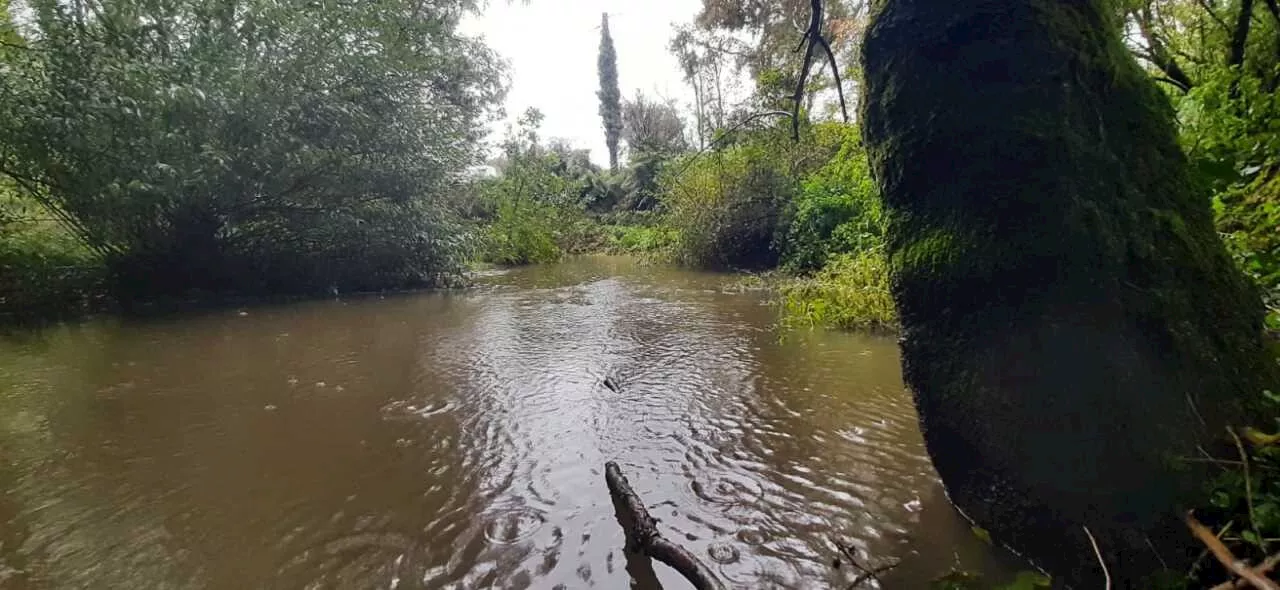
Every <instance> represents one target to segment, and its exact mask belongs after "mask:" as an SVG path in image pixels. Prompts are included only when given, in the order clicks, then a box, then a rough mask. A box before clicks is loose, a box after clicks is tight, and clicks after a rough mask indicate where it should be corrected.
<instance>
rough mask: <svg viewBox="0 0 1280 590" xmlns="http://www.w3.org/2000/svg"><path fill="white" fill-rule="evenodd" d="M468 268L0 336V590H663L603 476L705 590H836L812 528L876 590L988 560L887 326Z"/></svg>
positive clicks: (627, 272) (996, 559)
mask: <svg viewBox="0 0 1280 590" xmlns="http://www.w3.org/2000/svg"><path fill="white" fill-rule="evenodd" d="M479 282H480V285H479V286H478V287H477V288H476V289H473V290H470V291H467V292H463V293H451V294H440V293H429V294H415V295H398V296H388V297H385V298H378V297H361V298H352V299H345V300H332V301H318V302H309V303H301V304H292V305H284V306H259V307H250V308H245V309H243V310H238V309H229V310H217V311H206V312H202V313H198V314H187V315H184V316H182V317H166V318H160V319H156V318H152V319H146V320H139V319H133V320H125V319H101V320H95V321H90V322H86V323H82V324H76V325H69V326H61V327H56V328H51V329H47V330H44V331H41V332H38V333H26V334H10V335H8V336H7V337H6V338H5V339H4V340H3V341H2V342H0V453H2V457H3V463H0V490H2V491H3V495H0V588H138V589H145V588H182V589H185V588H214V589H249V588H394V589H405V588H466V589H471V588H587V587H598V588H610V589H613V588H627V587H631V588H644V589H651V588H657V587H659V586H658V584H659V583H660V584H661V585H662V586H665V587H666V588H668V589H677V588H687V587H688V586H687V585H686V584H685V583H684V582H683V581H682V580H681V579H680V578H679V576H678V575H677V574H675V573H674V572H673V571H671V570H669V569H667V568H665V567H664V566H661V565H657V566H655V567H654V568H653V569H652V570H649V569H647V568H646V567H644V562H643V561H640V560H634V559H633V560H629V559H628V557H627V555H626V554H624V552H623V551H622V545H623V537H622V532H621V530H620V528H619V526H618V524H617V522H616V520H615V519H614V514H613V508H612V505H611V503H610V501H609V496H608V492H607V489H606V487H605V483H604V477H603V465H604V462H605V461H608V460H617V461H618V462H619V463H620V464H621V465H622V467H623V470H624V472H625V473H626V474H627V475H628V477H629V478H630V480H631V482H632V484H633V486H634V487H635V489H636V491H637V492H638V493H639V494H640V495H641V497H642V498H643V499H644V500H645V502H646V503H647V504H648V505H649V507H650V509H651V510H652V512H653V514H654V516H656V517H658V518H659V519H660V522H659V526H660V528H661V529H662V530H663V531H664V532H665V533H666V534H667V535H668V536H669V537H670V538H672V539H674V540H677V541H678V542H680V543H682V544H684V545H685V546H686V547H688V548H689V549H690V550H692V551H694V552H695V553H696V554H698V555H699V556H701V557H702V558H703V559H704V560H706V562H707V563H708V564H709V565H710V566H711V568H712V569H713V570H714V571H716V572H717V573H718V574H719V575H720V576H722V578H723V579H724V581H726V582H727V583H728V585H729V586H730V587H735V588H806V589H808V588H833V587H845V586H847V585H848V584H849V582H850V581H851V580H852V578H853V577H854V576H855V573H856V572H854V571H851V570H850V569H849V568H848V567H844V568H841V569H839V570H837V569H834V568H832V566H831V561H832V558H833V557H835V555H836V553H835V549H834V548H833V546H832V544H831V542H832V540H833V539H840V540H843V541H845V542H848V543H852V544H854V545H855V546H857V547H858V548H859V550H860V552H861V554H862V556H863V561H865V562H866V563H868V564H871V565H880V564H884V563H886V562H889V561H893V560H900V561H901V565H899V566H898V567H897V568H895V569H894V570H892V571H891V572H889V573H888V574H884V575H883V576H882V578H883V579H882V581H883V584H884V586H885V587H889V588H924V587H926V586H927V582H928V580H929V579H930V578H932V577H934V576H936V575H938V574H940V573H942V572H944V571H946V570H947V569H948V568H949V567H950V566H951V565H952V564H953V563H956V562H957V560H958V561H959V563H960V564H961V565H962V566H964V567H966V568H968V569H972V570H978V571H986V572H989V573H994V574H998V575H1007V574H1008V573H1009V572H1010V571H1011V570H1010V567H1011V566H1010V562H1009V560H1008V559H1007V558H1006V557H1003V556H1001V555H997V553H996V552H995V551H994V550H993V549H991V548H990V547H988V546H986V545H985V544H983V543H982V542H981V541H980V540H978V539H977V538H976V537H975V535H974V534H973V533H972V532H971V530H970V528H969V526H968V525H967V523H965V522H963V521H962V520H961V518H960V517H959V516H958V515H956V514H955V512H954V511H953V510H952V509H951V507H950V506H949V505H948V504H947V502H946V498H945V496H944V494H943V492H942V489H941V487H940V485H939V483H938V480H937V475H936V474H935V473H934V471H933V469H932V467H931V466H930V464H929V461H928V459H927V457H926V456H925V453H924V448H923V443H922V441H921V437H920V432H919V429H918V426H917V423H916V418H915V414H914V410H913V408H912V405H911V401H910V397H909V395H908V394H907V393H906V392H905V391H904V389H903V385H902V381H901V374H900V371H899V365H898V356H897V354H898V353H897V349H896V346H895V343H894V341H893V340H892V339H889V338H884V337H873V336H867V335H858V334H847V333H832V332H809V331H786V330H782V329H779V328H777V327H776V320H777V316H776V312H775V309H774V308H773V307H772V306H770V305H769V304H768V302H767V301H766V299H765V297H764V296H763V294H760V293H753V292H742V290H741V289H738V288H736V287H735V285H736V284H737V283H736V281H735V279H734V278H733V277H727V276H724V275H714V274H706V273H693V272H686V271H679V270H674V269H669V268H663V267H659V266H648V265H642V264H638V263H636V262H635V261H632V260H628V259H621V258H607V257H591V258H581V259H575V260H571V261H569V262H565V263H562V264H558V265H552V266H541V267H530V268H522V269H516V270H511V271H506V272H493V273H487V274H486V275H485V276H482V277H480V278H479ZM606 377H607V378H608V380H609V382H610V384H611V385H612V384H616V385H617V387H616V389H617V390H616V391H615V390H614V388H612V387H609V386H606V385H605V384H604V380H605V378H606ZM873 586H874V584H873Z"/></svg>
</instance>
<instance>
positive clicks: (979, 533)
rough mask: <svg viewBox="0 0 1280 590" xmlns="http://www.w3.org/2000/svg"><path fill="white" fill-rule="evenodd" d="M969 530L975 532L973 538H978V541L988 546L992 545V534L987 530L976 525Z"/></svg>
mask: <svg viewBox="0 0 1280 590" xmlns="http://www.w3.org/2000/svg"><path fill="white" fill-rule="evenodd" d="M969 530H970V531H973V536H975V537H977V538H978V540H980V541H982V542H983V543H986V544H988V545H990V544H991V533H990V532H989V531H987V529H984V528H982V527H980V526H978V525H976V524H975V525H973V526H972V527H969Z"/></svg>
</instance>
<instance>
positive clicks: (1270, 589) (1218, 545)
mask: <svg viewBox="0 0 1280 590" xmlns="http://www.w3.org/2000/svg"><path fill="white" fill-rule="evenodd" d="M1186 523H1187V528H1190V529H1191V534H1193V535H1195V537H1196V538H1197V539H1199V540H1200V542H1201V543H1204V546H1205V547H1208V548H1209V553H1211V554H1213V556H1214V558H1216V559H1217V560H1218V562H1219V563H1221V564H1222V566H1223V567H1225V568H1227V570H1228V571H1230V572H1232V573H1234V574H1235V575H1237V576H1240V577H1241V578H1244V579H1245V580H1246V581H1247V582H1248V583H1250V584H1253V585H1254V587H1255V588H1257V589H1258V590H1280V586H1277V585H1276V583H1275V582H1272V581H1271V580H1268V579H1267V578H1266V577H1265V576H1263V575H1262V574H1260V573H1258V572H1256V571H1254V570H1252V569H1249V567H1248V566H1246V565H1245V563H1244V562H1243V561H1241V560H1240V559H1238V558H1236V556H1235V555H1234V554H1232V553H1231V550H1230V549H1227V546H1226V545H1223V544H1222V541H1221V540H1219V539H1218V537H1216V536H1215V535H1214V534H1213V531H1211V530H1209V527H1206V526H1204V525H1203V524H1201V523H1200V521H1199V520H1196V517H1195V516H1193V515H1192V514H1191V512H1187V516H1186Z"/></svg>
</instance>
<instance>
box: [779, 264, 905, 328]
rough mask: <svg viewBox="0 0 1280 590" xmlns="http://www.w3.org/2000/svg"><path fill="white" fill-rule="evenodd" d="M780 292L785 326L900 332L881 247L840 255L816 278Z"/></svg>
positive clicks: (792, 283) (798, 281) (796, 281)
mask: <svg viewBox="0 0 1280 590" xmlns="http://www.w3.org/2000/svg"><path fill="white" fill-rule="evenodd" d="M780 293H781V296H782V307H783V313H784V316H785V321H786V322H787V323H790V324H793V325H808V326H827V327H834V328H843V329H871V330H896V329H897V325H898V318H897V312H896V311H895V309H894V306H893V297H892V296H891V295H890V293H889V269H888V264H887V262H886V260H885V257H884V251H883V249H881V248H876V249H871V250H863V251H861V252H858V253H855V254H840V255H837V256H835V257H834V258H832V259H831V261H830V262H829V263H827V265H826V266H825V267H823V268H822V270H820V271H819V272H818V273H817V274H816V275H814V276H813V277H809V278H797V279H793V280H791V281H788V282H786V283H784V284H783V285H782V287H781V288H780Z"/></svg>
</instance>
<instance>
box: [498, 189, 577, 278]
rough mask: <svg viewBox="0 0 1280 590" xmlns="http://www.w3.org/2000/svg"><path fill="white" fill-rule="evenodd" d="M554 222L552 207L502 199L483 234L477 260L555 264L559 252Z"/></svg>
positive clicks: (554, 214) (555, 215)
mask: <svg viewBox="0 0 1280 590" xmlns="http://www.w3.org/2000/svg"><path fill="white" fill-rule="evenodd" d="M557 218H558V215H557V212H556V208H555V206H553V205H549V204H546V203H538V202H535V201H530V200H524V199H503V200H502V202H501V203H500V204H499V205H498V210H497V216H496V217H495V218H494V220H493V222H492V223H491V224H490V225H489V226H488V227H486V228H485V230H484V243H483V245H482V246H481V251H480V256H479V258H480V260H482V261H484V262H491V263H494V264H503V265H518V264H536V263H541V262H555V261H556V260H559V259H560V256H561V254H563V251H562V250H561V249H560V246H559V245H558V244H556V225H557V223H556V222H557Z"/></svg>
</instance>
